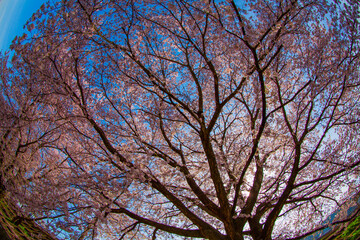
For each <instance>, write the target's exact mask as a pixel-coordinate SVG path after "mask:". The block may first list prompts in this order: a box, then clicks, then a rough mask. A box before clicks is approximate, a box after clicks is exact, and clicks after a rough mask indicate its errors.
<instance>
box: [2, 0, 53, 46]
mask: <svg viewBox="0 0 360 240" xmlns="http://www.w3.org/2000/svg"><path fill="white" fill-rule="evenodd" d="M45 2H47V0H0V51H6V50H8V49H9V47H10V44H11V41H12V40H13V39H14V38H15V36H17V35H20V34H22V32H23V26H24V24H25V23H26V21H27V20H28V19H29V18H30V17H31V16H32V14H33V13H34V12H35V11H36V10H37V9H39V8H40V6H41V5H42V4H43V3H45Z"/></svg>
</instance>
